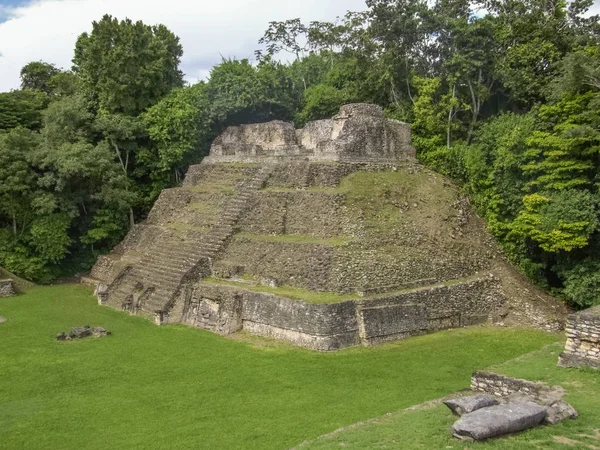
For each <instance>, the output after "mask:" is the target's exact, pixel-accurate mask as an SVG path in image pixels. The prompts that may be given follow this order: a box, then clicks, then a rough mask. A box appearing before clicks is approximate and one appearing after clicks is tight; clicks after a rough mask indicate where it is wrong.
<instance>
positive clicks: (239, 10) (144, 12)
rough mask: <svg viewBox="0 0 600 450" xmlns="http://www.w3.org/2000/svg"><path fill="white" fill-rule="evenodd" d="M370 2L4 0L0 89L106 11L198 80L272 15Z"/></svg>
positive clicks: (245, 48)
mask: <svg viewBox="0 0 600 450" xmlns="http://www.w3.org/2000/svg"><path fill="white" fill-rule="evenodd" d="M365 8H366V6H365V1H364V0H0V92H5V91H9V90H11V89H17V88H18V87H19V81H20V80H19V71H20V70H21V67H23V66H24V65H25V64H27V63H28V62H30V61H40V60H43V61H46V62H51V63H54V64H56V65H57V66H58V67H61V68H64V69H69V68H70V67H71V59H72V56H73V48H74V46H75V41H76V39H77V37H78V36H79V35H80V34H81V33H83V32H84V31H90V30H91V23H92V21H94V20H99V19H101V18H102V16H103V15H104V14H111V15H113V16H115V17H117V18H119V19H123V18H125V17H128V18H130V19H132V20H134V21H136V20H142V21H143V22H144V23H146V24H149V25H153V24H157V23H163V24H165V25H166V26H167V27H168V28H169V29H170V30H171V31H173V32H174V33H175V34H176V35H177V36H179V37H180V39H181V44H182V46H183V51H184V54H183V58H182V61H181V63H182V64H181V69H182V70H183V72H184V73H185V76H186V80H187V81H189V82H192V83H193V82H196V81H198V80H200V79H205V78H206V77H207V75H208V73H209V71H210V68H211V67H212V66H213V65H214V64H216V63H218V62H219V61H220V60H221V57H226V58H227V57H236V58H238V59H242V58H251V59H252V58H253V56H254V50H256V49H257V48H258V43H257V41H258V39H260V38H261V37H262V35H263V33H264V31H265V29H266V28H267V26H268V23H269V22H270V21H272V20H286V19H292V18H295V17H300V18H301V19H302V20H303V21H304V22H305V23H308V22H310V21H312V20H328V21H334V20H335V18H336V17H337V16H341V15H343V14H344V13H345V12H346V11H347V10H350V11H360V10H364V9H365ZM592 11H593V12H594V13H596V14H599V13H600V0H595V2H594V6H593V7H592Z"/></svg>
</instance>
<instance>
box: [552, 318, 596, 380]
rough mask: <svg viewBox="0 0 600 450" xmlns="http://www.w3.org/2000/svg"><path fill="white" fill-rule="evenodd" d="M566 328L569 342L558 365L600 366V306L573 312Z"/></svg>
mask: <svg viewBox="0 0 600 450" xmlns="http://www.w3.org/2000/svg"><path fill="white" fill-rule="evenodd" d="M566 330H567V343H566V344H565V351H564V352H563V353H561V355H560V356H559V360H558V365H559V366H561V367H583V366H587V367H593V368H596V369H598V368H600V306H594V307H592V308H589V309H586V310H584V311H580V312H578V313H575V314H571V315H570V316H569V318H568V320H567V326H566Z"/></svg>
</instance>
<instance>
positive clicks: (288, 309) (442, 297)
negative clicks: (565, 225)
mask: <svg viewBox="0 0 600 450" xmlns="http://www.w3.org/2000/svg"><path fill="white" fill-rule="evenodd" d="M496 289H497V285H496V284H495V283H494V282H493V281H492V280H489V279H481V280H470V281H465V282H462V283H456V284H454V285H452V286H434V287H431V288H424V289H417V290H414V291H410V292H404V293H398V294H394V295H387V296H380V297H377V298H369V299H358V300H349V301H344V302H339V303H329V304H312V303H306V302H303V301H299V300H292V299H288V298H283V297H279V296H277V295H273V294H269V293H262V292H254V291H251V290H249V289H244V288H243V287H236V286H229V285H224V284H222V285H219V284H212V283H199V284H197V285H196V287H195V288H194V293H193V295H192V298H191V301H189V302H188V305H187V306H186V309H185V311H184V313H183V315H184V318H185V319H184V323H187V324H189V325H192V326H196V327H199V328H203V329H207V330H211V331H215V332H218V333H221V334H228V333H232V332H235V331H237V330H239V329H244V330H246V331H248V332H250V333H253V334H256V335H260V336H265V337H273V338H277V339H282V340H285V341H288V342H291V343H293V344H295V345H298V346H302V347H307V348H311V349H314V350H324V351H328V350H337V349H340V348H344V347H348V346H353V345H359V344H362V345H375V344H379V343H382V342H388V341H393V340H398V339H404V338H407V337H410V336H417V335H421V334H425V333H428V332H432V331H437V330H440V329H445V328H455V327H460V326H463V325H470V324H473V323H479V322H482V321H486V320H488V319H493V318H495V316H496V315H497V314H500V313H501V311H502V308H503V307H504V298H503V296H502V295H498V292H497V290H496Z"/></svg>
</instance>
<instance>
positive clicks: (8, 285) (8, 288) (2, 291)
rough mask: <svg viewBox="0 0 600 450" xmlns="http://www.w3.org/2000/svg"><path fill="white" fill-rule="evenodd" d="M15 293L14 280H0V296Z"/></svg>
mask: <svg viewBox="0 0 600 450" xmlns="http://www.w3.org/2000/svg"><path fill="white" fill-rule="evenodd" d="M14 295H17V292H16V290H15V282H14V281H13V280H11V279H8V280H0V297H12V296H14Z"/></svg>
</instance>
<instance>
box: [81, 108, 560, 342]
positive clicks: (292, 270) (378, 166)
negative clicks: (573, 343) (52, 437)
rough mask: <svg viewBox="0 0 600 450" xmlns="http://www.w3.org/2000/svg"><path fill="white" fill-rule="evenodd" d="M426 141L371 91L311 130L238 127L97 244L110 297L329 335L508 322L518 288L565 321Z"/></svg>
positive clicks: (258, 328)
mask: <svg viewBox="0 0 600 450" xmlns="http://www.w3.org/2000/svg"><path fill="white" fill-rule="evenodd" d="M414 156H415V152H414V148H413V147H412V145H411V142H410V128H409V126H408V125H407V124H404V123H402V122H398V121H393V120H389V119H386V118H384V116H383V113H382V111H381V108H379V107H376V106H374V105H346V106H344V107H342V108H341V110H340V114H338V115H337V116H336V117H334V118H333V119H331V120H325V121H317V122H311V123H308V124H307V125H306V127H305V128H303V129H302V130H294V128H293V126H292V125H291V124H287V123H284V122H277V121H275V122H269V123H265V124H252V125H241V126H236V127H230V128H228V129H226V130H225V131H224V132H223V134H222V135H221V136H220V137H218V138H217V139H216V140H215V141H214V143H213V146H212V148H211V152H210V155H209V156H208V157H206V158H205V159H204V160H203V162H202V164H198V165H194V166H191V167H190V168H189V170H188V172H187V175H186V177H185V180H184V182H183V184H182V186H180V187H176V188H172V189H166V190H165V191H163V192H162V193H161V195H160V197H159V198H158V200H157V201H156V203H155V205H154V207H153V209H152V211H151V212H150V214H149V216H148V218H147V220H146V221H144V222H143V223H140V224H137V225H135V226H134V228H133V229H132V230H131V231H130V232H129V234H128V235H127V237H126V238H125V240H124V241H123V242H122V243H121V244H120V245H119V246H117V247H116V248H115V249H114V250H113V251H112V252H111V253H110V254H108V255H105V256H102V257H100V258H99V259H98V262H97V263H96V265H95V266H94V268H93V270H92V273H91V276H92V277H93V279H95V280H96V282H97V283H98V287H97V290H96V293H97V296H98V299H99V302H100V303H101V304H103V305H107V306H110V307H113V308H116V309H122V310H125V311H128V312H130V313H131V314H138V315H142V316H145V317H148V318H150V319H152V320H154V322H155V323H156V324H169V323H185V324H188V325H190V326H194V327H198V328H203V329H207V330H210V331H213V332H216V333H220V334H230V333H234V332H237V331H239V330H246V331H249V332H251V333H254V334H258V335H262V336H267V337H274V338H278V339H284V340H287V341H289V342H292V343H294V344H296V345H301V346H304V347H308V348H312V349H317V350H335V349H340V348H344V347H347V346H351V345H360V344H362V345H374V344H378V343H381V342H386V341H391V340H396V339H402V338H406V337H409V336H415V335H419V334H424V333H427V332H431V331H435V330H441V329H447V328H455V327H461V326H465V325H471V324H476V323H483V322H489V321H491V322H495V321H500V320H503V321H507V320H508V319H507V314H508V312H509V311H510V310H511V309H513V310H514V309H516V308H517V306H515V305H516V303H514V302H515V301H516V300H517V298H518V301H519V302H521V303H519V305H522V304H523V302H525V303H527V302H529V303H527V307H524V308H521V306H518V308H519V309H520V310H522V311H521V316H520V317H521V318H523V319H524V320H526V321H528V322H531V323H536V324H537V325H539V326H542V327H544V326H552V327H555V326H557V324H558V325H559V326H560V316H561V315H560V313H558V314H554V313H551V314H547V312H546V311H542V310H541V309H540V308H539V306H538V305H540V296H539V294H536V295H533V294H528V293H529V292H532V291H533V289H531V286H529V285H527V287H526V288H525V289H524V290H523V291H521V292H518V293H516V291H515V290H514V289H513V288H514V286H516V285H522V284H523V283H522V282H521V281H516V279H513V278H511V277H512V275H511V273H512V272H511V271H510V270H507V269H506V267H504V265H503V262H502V261H501V257H500V254H499V252H498V249H497V248H496V246H495V244H494V241H493V239H492V238H491V237H490V236H489V234H488V233H487V232H486V230H485V225H484V224H483V222H482V221H481V220H479V218H477V216H476V215H475V214H474V213H473V211H472V210H471V208H470V206H469V204H468V202H466V201H465V199H463V198H462V197H461V196H460V193H459V191H458V190H457V189H456V188H454V187H453V186H452V184H451V183H450V182H449V181H448V180H446V179H445V178H443V177H441V176H440V175H438V174H435V173H433V172H431V171H429V170H427V169H425V168H423V167H422V166H421V165H419V164H418V163H417V162H416V160H415V158H414ZM375 192H377V198H376V199H375V198H371V197H370V195H371V193H375ZM373 195H375V194H373ZM501 268H502V270H500V269H501ZM523 292H525V294H523ZM530 297H531V298H530ZM530 300H531V301H530Z"/></svg>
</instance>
